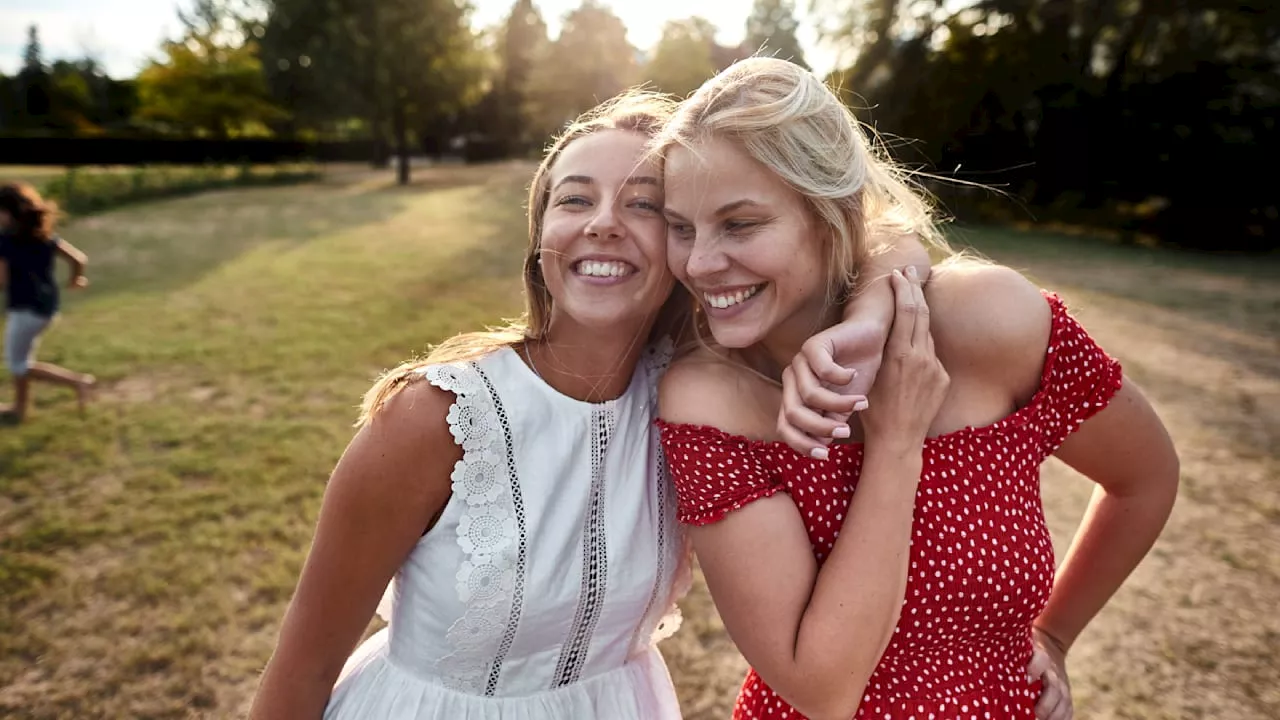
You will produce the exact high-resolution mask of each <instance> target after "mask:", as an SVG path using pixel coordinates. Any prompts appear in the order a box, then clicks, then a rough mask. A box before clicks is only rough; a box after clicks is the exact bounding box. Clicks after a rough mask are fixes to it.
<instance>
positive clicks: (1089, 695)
mask: <svg viewBox="0 0 1280 720" xmlns="http://www.w3.org/2000/svg"><path fill="white" fill-rule="evenodd" d="M529 172H530V168H529V167H528V166H526V165H520V164H511V165H498V166H490V167H480V168H475V167H472V168H462V167H459V168H438V169H432V170H428V171H421V172H419V173H418V176H417V177H418V181H417V182H416V183H415V184H414V185H413V186H411V187H409V188H406V189H400V188H396V187H394V186H391V185H390V184H389V178H386V177H375V176H370V175H362V174H353V173H348V174H345V175H343V176H342V177H341V178H340V179H337V178H334V179H330V180H328V181H325V182H322V183H317V184H312V185H305V186H296V187H285V188H272V189H252V190H229V191H220V192H216V193H208V194H204V195H199V196H195V197H191V198H186V199H181V200H173V201H167V202H162V203H153V204H145V205H137V206H132V207H129V208H125V209H122V210H119V211H115V212H111V213H106V214H103V215H98V216H94V217H91V218H86V219H83V220H79V221H77V222H75V223H73V224H72V225H70V226H68V227H67V228H66V229H65V234H66V236H67V237H68V238H69V239H70V240H72V241H73V242H74V243H75V244H77V245H78V246H80V247H81V248H83V249H85V251H86V252H88V253H89V255H90V256H91V258H92V264H91V266H90V275H91V278H92V280H93V285H92V286H91V287H90V288H89V289H88V290H87V291H85V292H84V293H83V294H80V295H76V296H74V297H69V298H68V302H67V303H66V308H65V310H66V312H65V318H64V319H63V320H62V321H61V322H60V324H59V326H57V327H55V329H54V330H53V331H52V332H51V333H50V334H49V336H48V339H47V340H46V342H45V344H44V346H43V348H42V355H43V357H44V358H45V359H48V360H51V361H53V362H58V363H61V364H66V365H69V366H71V367H73V368H75V369H83V370H85V371H90V372H94V373H96V374H97V375H98V377H99V378H100V380H101V382H102V391H101V393H100V398H99V401H98V402H97V404H96V405H94V406H93V407H92V408H91V409H90V411H89V414H88V416H87V417H85V418H81V417H79V416H78V415H77V414H76V413H75V411H74V399H73V397H72V396H71V395H70V394H69V393H68V394H65V395H63V394H59V393H58V392H57V391H48V390H44V389H43V388H41V390H42V391H43V392H40V393H39V394H38V395H37V401H38V407H37V409H36V412H35V414H34V416H33V418H32V420H31V421H30V422H29V423H28V424H26V425H24V426H21V427H18V428H0V598H3V599H2V600H0V716H5V717H9V716H15V717H23V718H97V717H103V718H184V717H235V716H237V715H238V714H239V713H240V712H242V711H243V710H244V709H245V707H246V705H247V702H248V700H249V698H250V696H251V694H252V692H253V689H254V686H255V684H256V677H257V672H258V670H259V669H260V668H261V666H262V665H263V663H264V662H265V661H266V659H267V657H268V656H269V654H270V652H271V648H272V644H273V642H274V635H275V631H276V627H277V623H278V621H279V618H280V615H281V613H282V611H283V609H284V605H285V603H286V602H287V600H288V598H289V595H290V593H291V592H292V589H293V584H294V582H295V580H296V576H297V572H298V569H299V567H300V565H301V562H302V559H303V557H304V554H305V551H306V547H307V544H308V542H309V539H310V535H311V531H312V529H313V523H314V520H315V517H316V512H317V509H318V505H319V499H320V496H321V493H322V491H323V486H324V482H325V479H326V477H327V475H328V472H329V470H330V469H331V467H332V465H333V463H334V462H335V461H336V460H337V458H338V456H339V454H340V453H341V451H342V449H343V447H344V445H345V443H346V441H347V439H348V438H349V437H350V434H351V427H350V425H351V422H352V420H353V419H354V416H355V405H356V403H357V402H358V399H359V396H360V394H361V393H362V392H363V390H364V389H365V388H366V387H367V386H368V383H369V381H370V380H371V379H372V377H373V376H374V375H375V374H376V373H377V372H378V371H380V370H381V369H382V368H385V367H387V366H389V365H391V364H394V363H395V362H397V361H398V360H400V359H402V358H403V357H405V356H406V355H409V354H412V353H414V352H416V351H419V350H422V349H423V348H424V347H425V346H426V345H427V343H429V342H431V341H434V340H437V339H439V338H441V337H442V336H445V335H447V334H450V333H453V332H455V331H458V330H462V329H467V328H474V327H477V326H479V325H481V324H483V323H486V322H492V321H496V320H497V319H498V318H499V317H501V316H503V315H507V314H512V313H514V312H515V311H516V310H517V309H518V307H519V300H520V298H519V284H518V282H517V281H516V278H517V276H518V273H519V268H520V262H521V248H522V246H523V244H524V242H525V240H524V230H523V214H522V210H521V208H522V205H523V199H524V198H523V188H524V183H525V182H526V181H527V179H528V176H529ZM960 237H961V238H962V239H965V240H967V241H970V242H972V243H973V244H975V245H976V246H977V247H979V248H980V249H982V250H983V251H984V252H986V253H988V254H990V255H991V256H993V257H995V258H996V259H998V260H1001V261H1003V262H1006V263H1009V264H1012V265H1014V266H1016V267H1019V268H1022V269H1024V270H1026V271H1027V272H1028V273H1029V274H1030V275H1032V276H1033V277H1034V278H1035V279H1036V280H1038V281H1039V282H1041V283H1042V284H1044V285H1046V286H1048V287H1051V288H1053V289H1056V290H1058V291H1060V292H1061V293H1063V294H1064V295H1065V296H1066V297H1067V299H1068V300H1069V301H1070V302H1072V303H1073V305H1074V306H1075V307H1076V310H1077V314H1078V315H1079V316H1080V317H1081V318H1082V320H1083V321H1084V322H1085V323H1086V324H1087V325H1088V326H1089V327H1090V329H1091V330H1092V331H1093V332H1094V334H1095V335H1096V336H1097V337H1098V338H1099V339H1100V340H1101V341H1102V342H1103V343H1104V344H1105V345H1106V346H1107V347H1108V348H1109V349H1110V350H1111V351H1112V352H1113V353H1114V354H1116V355H1117V356H1118V357H1120V359H1121V360H1122V361H1123V362H1124V363H1125V365H1126V368H1127V370H1128V372H1129V373H1130V374H1131V375H1132V377H1133V378H1134V379H1135V380H1136V381H1137V382H1139V383H1140V384H1141V385H1142V386H1143V387H1144V388H1145V389H1146V391H1147V392H1148V393H1149V395H1150V396H1151V397H1152V399H1153V401H1154V402H1155V404H1156V405H1157V408H1158V409H1159V410H1160V412H1161V413H1162V415H1163V416H1164V417H1165V419H1166V421H1167V423H1168V424H1169V426H1170V429H1171V431H1172V432H1173V434H1174V437H1175V440H1176V441H1177V442H1178V444H1179V447H1180V450H1181V454H1182V459H1183V472H1184V476H1183V492H1182V495H1181V497H1180V499H1179V503H1178V506H1177V508H1176V510H1175V514H1174V517H1173V520H1172V521H1171V523H1170V526H1169V528H1168V530H1167V531H1166V533H1165V535H1164V537H1163V538H1162V540H1161V541H1160V543H1159V545H1158V546H1157V548H1156V550H1155V551H1154V553H1153V554H1152V556H1151V557H1150V558H1149V559H1148V561H1147V562H1145V563H1144V564H1143V566H1142V567H1141V568H1140V569H1139V571H1138V572H1137V573H1136V574H1135V576H1134V577H1133V578H1132V580H1131V582H1130V583H1129V584H1128V585H1127V586H1126V587H1125V588H1124V589H1123V591H1122V592H1121V593H1120V595H1119V596H1118V597H1117V598H1116V600H1115V601H1114V602H1113V603H1112V605H1111V606H1110V607H1108V608H1107V610H1106V611H1105V612H1104V613H1103V615H1102V616H1101V617H1100V618H1099V619H1098V620H1097V621H1096V623H1095V624H1094V625H1093V626H1091V628H1090V629H1089V630H1088V631H1087V633H1086V634H1085V636H1084V637H1083V638H1082V639H1081V641H1080V643H1079V645H1078V646H1077V649H1076V650H1074V651H1073V655H1072V660H1071V669H1072V674H1073V680H1074V683H1075V692H1076V697H1077V707H1078V708H1079V713H1078V717H1082V718H1104V719H1105V718H1150V719H1152V720H1156V719H1159V720H1166V719H1169V720H1171V719H1174V718H1215V719H1216V718H1230V719H1237V718H1238V719H1242V720H1253V719H1258V720H1262V719H1264V718H1275V717H1280V687H1278V686H1277V685H1276V683H1275V679H1276V677H1278V676H1280V660H1277V649H1280V616H1277V614H1276V613H1274V612H1273V611H1272V610H1273V605H1274V603H1275V601H1276V599H1277V598H1280V561H1277V559H1276V558H1277V556H1278V555H1280V553H1278V552H1277V551H1280V540H1278V539H1277V538H1278V534H1277V526H1280V485H1278V484H1277V481H1278V480H1280V457H1278V455H1277V450H1276V448H1277V447H1280V312H1278V311H1280V282H1278V279H1280V262H1277V261H1275V260H1258V259H1252V260H1239V259H1211V260H1206V259H1204V258H1194V257H1188V256H1181V255H1172V254H1165V253H1159V252H1156V251H1149V250H1132V249H1123V248H1116V247H1114V246H1111V245H1108V244H1105V243H1101V242H1097V241H1092V240H1087V239H1079V238H1063V237H1056V236H1046V235H1035V234H1026V233H1014V232H1011V231H993V230H979V229H971V230H964V231H961V233H960ZM1089 489H1090V486H1089V485H1088V484H1087V483H1086V482H1085V481H1083V480H1081V479H1080V478H1078V477H1076V476H1074V475H1073V474H1072V473H1071V472H1070V471H1068V470H1066V469H1065V468H1064V467H1062V466H1060V465H1058V464H1056V463H1055V464H1054V465H1053V466H1052V467H1051V468H1050V469H1049V471H1048V472H1046V475H1045V495H1046V504H1047V512H1048V515H1049V518H1050V523H1051V526H1052V528H1053V529H1054V532H1055V537H1056V539H1057V541H1058V542H1059V549H1062V548H1065V543H1066V542H1067V540H1068V539H1069V537H1070V532H1071V530H1072V528H1073V525H1074V522H1075V521H1076V520H1077V518H1078V517H1079V514H1080V511H1081V510H1082V508H1083V507H1084V503H1085V502H1086V500H1087V497H1088V493H1089ZM684 609H685V616H686V621H685V626H684V628H683V629H682V630H681V632H680V633H679V634H678V635H677V636H676V637H674V638H672V639H671V640H669V641H667V643H665V644H664V653H665V654H666V655H667V657H668V659H669V661H670V663H671V668H672V674H673V676H674V677H675V679H676V682H677V684H678V685H679V689H680V693H681V700H682V704H683V707H684V710H685V713H686V716H687V717H689V718H695V719H702V718H708V719H710V718H725V717H727V716H728V709H729V708H730V706H731V703H732V699H733V696H734V693H735V692H736V689H737V686H738V683H739V682H740V681H741V678H742V672H743V669H744V667H745V666H744V665H743V663H742V661H741V659H740V658H739V657H738V656H737V654H736V652H735V651H734V650H733V648H732V645H731V644H730V643H729V641H728V639H727V638H726V636H725V634H724V630H723V627H722V626H721V625H720V624H719V622H718V620H717V619H716V617H715V614H714V612H713V610H712V609H711V605H710V601H709V599H708V598H707V596H706V593H705V590H704V588H703V587H702V586H701V585H700V584H699V585H697V586H696V587H695V589H694V591H693V593H692V594H691V595H690V596H689V597H688V598H686V600H685V602H684Z"/></svg>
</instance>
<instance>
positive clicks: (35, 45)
mask: <svg viewBox="0 0 1280 720" xmlns="http://www.w3.org/2000/svg"><path fill="white" fill-rule="evenodd" d="M22 69H23V70H25V71H27V72H41V71H43V70H44V52H43V51H42V50H41V48H40V30H39V28H37V27H36V26H35V25H32V26H30V27H28V28H27V46H26V47H25V48H23V50H22Z"/></svg>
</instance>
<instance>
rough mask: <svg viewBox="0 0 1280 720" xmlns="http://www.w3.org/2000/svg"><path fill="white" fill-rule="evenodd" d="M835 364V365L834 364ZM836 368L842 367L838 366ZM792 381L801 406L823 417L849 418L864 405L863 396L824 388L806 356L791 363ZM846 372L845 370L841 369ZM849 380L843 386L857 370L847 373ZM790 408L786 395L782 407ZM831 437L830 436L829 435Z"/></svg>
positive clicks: (784, 385) (851, 378)
mask: <svg viewBox="0 0 1280 720" xmlns="http://www.w3.org/2000/svg"><path fill="white" fill-rule="evenodd" d="M833 364H834V363H833ZM836 367H840V366H839V365H837V366H836ZM790 369H791V373H792V374H791V379H792V380H793V381H794V383H793V384H794V385H795V390H796V393H797V395H798V396H799V398H798V399H799V404H800V405H802V406H804V407H806V408H809V409H810V410H813V411H815V412H816V413H818V414H821V415H832V414H834V415H839V416H842V417H848V416H849V414H850V413H852V412H856V411H857V410H859V409H861V408H859V407H858V406H859V404H861V403H864V402H865V399H864V398H863V397H862V396H861V395H846V394H844V393H840V392H837V391H835V390H832V389H830V388H827V387H823V386H822V379H821V378H820V377H817V375H816V372H815V371H814V369H813V367H812V365H810V363H809V360H808V359H807V357H806V356H805V355H804V354H800V355H797V356H796V359H795V360H793V361H792V362H791V368H790ZM840 370H842V371H844V370H845V369H844V368H840ZM846 373H847V375H848V380H845V382H844V383H841V384H842V385H844V384H848V383H849V382H851V381H852V380H853V378H854V377H855V376H856V375H857V371H856V370H848V371H846ZM783 389H784V390H785V389H786V380H785V379H784V380H783ZM787 406H788V402H787V396H786V394H785V393H784V394H783V399H782V407H784V408H786V407H787ZM827 437H830V435H827Z"/></svg>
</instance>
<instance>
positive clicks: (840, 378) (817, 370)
mask: <svg viewBox="0 0 1280 720" xmlns="http://www.w3.org/2000/svg"><path fill="white" fill-rule="evenodd" d="M835 354H836V352H835V348H834V347H832V345H831V341H830V340H827V339H824V338H820V337H811V338H809V339H808V340H806V341H805V343H804V344H803V345H801V346H800V357H802V358H803V359H804V360H805V361H806V362H807V363H808V367H809V369H810V370H812V371H813V374H814V375H815V376H816V377H817V378H818V382H819V383H826V384H827V385H831V386H833V387H841V386H843V385H848V384H849V383H851V382H853V377H854V375H855V374H856V371H854V370H852V369H850V368H846V367H844V366H842V365H840V364H839V363H837V362H836V361H835ZM793 364H794V363H793Z"/></svg>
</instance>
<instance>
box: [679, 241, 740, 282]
mask: <svg viewBox="0 0 1280 720" xmlns="http://www.w3.org/2000/svg"><path fill="white" fill-rule="evenodd" d="M719 245H720V244H719V243H718V242H716V241H715V240H713V239H703V238H701V237H699V238H697V239H695V240H694V241H693V249H692V250H690V251H689V259H688V260H687V261H686V262H685V272H686V273H687V274H688V275H689V277H690V278H692V279H699V278H705V277H709V276H711V275H715V274H716V273H718V272H723V271H725V270H727V269H728V268H729V258H728V257H727V256H726V255H725V254H724V253H723V252H721V251H720V247H719Z"/></svg>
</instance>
